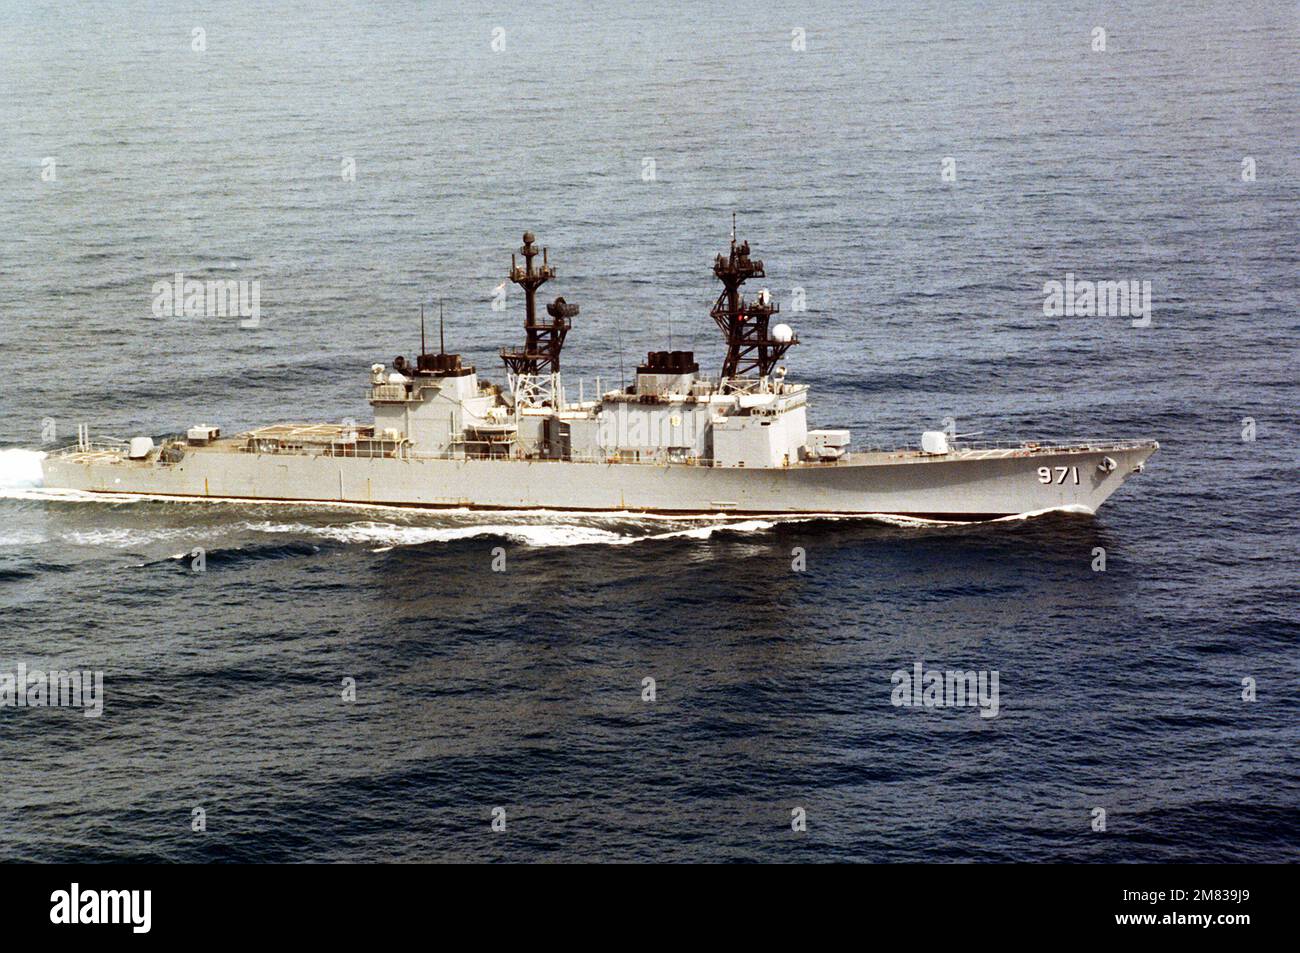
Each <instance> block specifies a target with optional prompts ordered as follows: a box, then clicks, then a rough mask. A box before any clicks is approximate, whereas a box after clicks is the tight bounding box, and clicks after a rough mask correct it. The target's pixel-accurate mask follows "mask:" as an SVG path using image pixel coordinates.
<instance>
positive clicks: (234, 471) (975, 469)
mask: <svg viewBox="0 0 1300 953" xmlns="http://www.w3.org/2000/svg"><path fill="white" fill-rule="evenodd" d="M519 257H522V259H523V263H522V265H520V263H519ZM539 258H540V261H539ZM713 273H714V276H715V277H716V278H717V279H718V280H719V282H720V283H721V284H722V290H721V293H720V294H719V296H718V298H717V302H716V304H715V305H714V307H713V308H712V310H711V311H710V316H711V317H712V318H713V320H714V322H715V323H716V324H717V326H718V328H719V330H720V331H721V332H722V335H723V338H724V343H725V346H726V350H725V355H724V358H723V362H722V367H721V373H720V374H719V375H718V376H716V377H713V376H708V375H705V374H702V373H701V370H700V365H699V363H698V362H697V361H696V359H695V355H694V354H693V353H692V352H691V351H680V350H667V351H652V352H650V353H648V354H647V355H646V359H645V361H644V362H643V363H641V364H640V365H639V366H638V367H637V368H636V374H635V378H634V380H633V382H632V384H631V385H629V386H626V387H624V386H620V387H618V388H615V389H612V390H604V391H603V392H602V391H601V389H600V387H599V386H597V388H596V393H594V394H593V396H592V398H591V399H587V398H586V396H585V394H584V393H583V388H582V385H580V387H579V393H578V395H577V399H576V400H570V399H569V398H570V397H571V396H572V394H571V393H570V391H571V388H570V389H566V386H565V382H564V380H563V377H562V372H561V360H562V353H563V349H564V346H565V343H566V340H567V337H568V335H569V333H570V331H571V330H572V328H573V322H574V319H575V318H577V317H578V315H579V313H580V312H579V308H578V306H577V305H576V304H573V303H570V302H568V301H566V300H565V299H564V298H563V297H556V298H555V299H554V300H553V301H551V302H550V303H549V304H547V305H546V306H545V308H544V309H539V307H538V301H537V292H538V290H539V289H540V288H541V286H542V285H544V284H545V283H547V282H548V281H550V280H551V279H553V278H555V276H556V269H555V267H554V266H552V265H551V264H550V257H549V252H548V250H547V249H546V248H541V249H540V250H539V249H538V246H537V244H536V238H535V236H534V235H533V234H532V233H531V232H525V233H524V236H523V245H522V247H521V248H520V249H519V253H518V256H514V257H512V261H511V267H510V271H509V273H508V277H509V280H510V281H512V282H514V283H515V284H516V285H518V286H519V287H520V288H521V289H522V290H523V294H524V328H523V330H524V343H523V345H522V346H520V347H507V348H502V349H501V351H500V357H501V360H502V362H503V363H504V365H505V372H506V383H507V386H506V387H505V388H502V387H499V386H497V385H496V384H492V383H489V382H483V381H480V380H479V378H478V374H477V371H476V369H475V368H474V367H473V366H472V365H470V364H467V363H465V362H464V361H463V360H462V358H461V356H460V355H459V354H455V353H448V352H447V351H446V349H445V344H443V343H442V339H443V335H442V333H441V330H440V334H439V339H440V346H439V349H438V351H437V352H431V351H428V350H426V349H425V347H424V346H423V337H424V335H423V327H422V333H421V339H422V342H421V343H422V347H421V352H422V353H420V354H419V355H418V356H417V358H416V360H415V362H414V363H413V364H412V363H410V362H408V361H407V360H406V359H405V358H403V357H399V358H396V359H395V360H394V361H393V362H392V367H391V369H390V368H389V367H387V366H385V365H384V364H379V363H376V364H373V365H372V366H371V368H370V375H369V388H368V394H367V396H368V400H369V403H370V405H371V407H372V408H373V417H374V420H373V424H372V425H369V426H358V425H354V424H351V423H345V424H320V423H316V424H278V425H274V426H270V427H262V428H259V429H255V430H252V431H249V432H247V433H243V434H239V435H238V436H235V437H222V436H221V434H220V430H219V429H218V428H217V427H215V426H210V425H199V426H196V427H193V428H191V429H190V430H189V431H188V432H187V433H186V435H185V436H184V437H176V438H172V439H168V440H165V441H164V442H163V443H162V445H161V446H154V445H153V441H152V440H151V439H150V438H136V439H135V440H133V441H131V442H130V445H129V446H127V447H121V448H119V447H109V448H101V447H95V446H92V444H91V441H90V440H89V437H88V435H87V434H85V433H84V432H83V434H82V435H81V436H80V438H79V440H78V445H77V446H75V447H72V448H69V449H68V450H66V451H64V452H62V453H58V454H54V455H51V456H50V457H49V458H48V459H47V461H46V464H45V474H46V482H47V484H48V485H53V486H66V487H70V488H74V489H84V490H90V491H94V492H112V493H149V494H161V495H171V496H181V497H193V496H202V497H230V498H246V499H288V500H321V501H325V500H328V501H331V502H333V501H343V502H358V503H389V504H394V505H418V506H457V507H462V506H463V507H484V508H507V509H516V508H539V509H557V510H568V509H580V510H602V511H607V510H631V511H645V512H662V513H683V514H685V513H728V512H737V513H738V512H745V513H765V514H782V513H831V514H840V513H849V514H865V513H892V514H902V515H910V516H916V517H922V518H938V519H983V518H989V517H995V516H1005V515H1011V514H1016V513H1023V512H1031V511H1037V510H1044V509H1053V508H1061V507H1077V508H1082V509H1085V510H1089V511H1092V510H1095V509H1096V507H1097V506H1098V505H1100V503H1101V501H1102V500H1104V499H1105V498H1106V497H1107V496H1109V495H1110V493H1112V492H1113V491H1114V490H1115V489H1116V488H1117V487H1118V486H1119V484H1120V483H1121V482H1123V480H1124V479H1125V478H1126V477H1127V476H1128V475H1129V474H1131V473H1133V472H1135V471H1137V470H1140V469H1141V468H1142V466H1143V464H1144V463H1145V460H1146V459H1147V457H1149V456H1150V454H1151V453H1152V452H1154V450H1155V449H1156V444H1155V443H1154V442H1153V441H1088V442H1082V443H1072V444H1070V445H1065V446H1055V447H1052V446H1039V445H1037V444H1024V445H1020V446H1017V447H994V448H979V449H976V448H970V447H961V446H954V445H952V444H951V443H950V441H949V438H948V435H946V434H944V433H940V432H927V433H926V434H924V436H923V439H922V444H921V446H920V448H914V449H901V450H897V451H888V452H873V453H852V452H850V450H849V444H850V434H849V432H848V431H847V430H843V429H826V430H809V428H808V419H807V414H808V399H809V387H808V385H807V384H802V383H795V382H792V381H790V380H788V379H787V373H786V368H785V367H784V366H783V365H782V364H781V361H782V360H783V358H784V357H785V356H786V354H787V352H788V351H789V350H790V349H791V348H792V347H794V346H795V345H797V344H798V343H799V342H798V338H797V337H796V336H795V334H794V332H793V330H792V329H791V328H790V327H789V326H787V325H785V324H779V323H778V324H772V320H773V319H774V317H775V316H776V315H777V314H778V313H779V309H778V305H777V303H776V302H775V300H774V299H773V296H772V295H771V294H770V292H768V291H767V290H766V289H763V290H760V291H759V292H758V294H757V295H756V296H755V297H754V298H753V299H747V298H746V297H745V295H744V293H743V285H744V284H745V282H746V281H748V280H750V279H755V278H763V277H765V271H764V267H763V263H762V261H760V260H757V259H755V258H753V257H752V256H751V254H750V249H749V245H748V243H747V242H739V243H738V242H737V241H736V238H735V234H734V231H733V234H732V238H731V243H730V247H729V249H728V251H727V253H726V254H725V255H718V256H717V257H716V259H715V260H714V264H713Z"/></svg>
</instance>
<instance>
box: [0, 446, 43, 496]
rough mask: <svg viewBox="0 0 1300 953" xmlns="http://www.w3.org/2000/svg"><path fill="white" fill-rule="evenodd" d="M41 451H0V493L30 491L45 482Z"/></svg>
mask: <svg viewBox="0 0 1300 953" xmlns="http://www.w3.org/2000/svg"><path fill="white" fill-rule="evenodd" d="M44 459H45V451H43V450H22V449H9V450H0V491H13V490H30V489H33V488H35V487H39V486H40V485H41V484H42V483H44V482H45V474H44V473H42V472H41V461H42V460H44Z"/></svg>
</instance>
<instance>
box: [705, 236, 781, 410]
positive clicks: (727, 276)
mask: <svg viewBox="0 0 1300 953" xmlns="http://www.w3.org/2000/svg"><path fill="white" fill-rule="evenodd" d="M735 221H736V220H735V216H734V215H733V216H732V224H731V248H730V251H729V252H728V254H727V255H726V256H725V257H724V256H722V255H718V256H717V257H716V258H715V259H714V261H713V274H714V276H715V277H716V278H717V279H718V280H719V281H721V282H722V293H721V294H719V295H718V300H717V303H716V304H714V306H713V310H712V311H710V312H709V314H710V316H711V317H712V318H713V320H714V321H715V322H716V323H717V325H718V328H719V329H721V331H722V334H723V337H724V338H725V339H726V342H727V356H726V357H725V358H724V359H723V362H722V382H723V384H724V385H725V384H726V382H727V381H729V380H731V379H733V378H737V377H744V376H746V375H747V374H749V373H750V372H753V371H757V372H758V376H759V377H767V376H768V375H769V374H770V373H771V372H772V368H774V367H775V366H776V363H777V362H778V361H779V360H781V358H782V357H783V356H784V355H785V352H786V351H788V350H790V348H791V347H793V346H794V345H796V344H798V343H799V339H798V338H797V337H795V336H794V334H793V333H792V332H791V331H790V329H789V328H787V327H786V326H785V325H777V326H776V328H774V329H772V331H769V329H768V323H769V322H770V320H771V318H772V315H774V314H776V313H777V312H778V311H780V310H781V309H780V308H779V307H778V306H777V304H776V302H775V301H773V300H772V295H771V293H770V292H769V291H768V290H767V289H766V288H764V289H763V290H762V291H760V292H759V293H758V299H757V300H756V301H747V300H745V298H744V297H743V296H742V295H741V293H740V286H741V285H742V284H744V283H745V282H746V281H748V280H749V279H750V278H764V277H766V275H765V273H764V271H763V263H762V262H761V261H759V260H758V259H756V258H751V257H750V255H749V242H742V243H740V244H739V245H738V244H736V224H735Z"/></svg>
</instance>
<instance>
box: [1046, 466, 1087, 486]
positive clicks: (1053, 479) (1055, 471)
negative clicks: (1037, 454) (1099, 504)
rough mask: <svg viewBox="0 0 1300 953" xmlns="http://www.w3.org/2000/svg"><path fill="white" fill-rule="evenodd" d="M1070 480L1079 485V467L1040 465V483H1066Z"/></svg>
mask: <svg viewBox="0 0 1300 953" xmlns="http://www.w3.org/2000/svg"><path fill="white" fill-rule="evenodd" d="M1067 480H1068V481H1070V482H1072V483H1074V484H1075V486H1078V484H1079V468H1078V467H1039V468H1038V482H1039V483H1065V482H1066V481H1067Z"/></svg>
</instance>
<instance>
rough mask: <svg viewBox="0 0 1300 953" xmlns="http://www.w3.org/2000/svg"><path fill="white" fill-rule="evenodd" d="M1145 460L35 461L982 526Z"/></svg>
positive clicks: (507, 503)
mask: <svg viewBox="0 0 1300 953" xmlns="http://www.w3.org/2000/svg"><path fill="white" fill-rule="evenodd" d="M1156 449H1157V444H1155V443H1154V442H1129V443H1123V444H1090V445H1088V446H1086V447H1084V446H1081V447H1071V448H1052V449H1046V450H1037V449H1035V450H1025V449H1017V450H998V451H955V452H953V453H950V454H946V455H943V456H937V457H929V456H923V455H920V454H916V453H912V452H900V453H895V454H888V453H879V454H861V455H856V454H855V455H851V456H850V457H849V458H847V459H845V460H842V461H839V462H836V463H829V464H819V465H807V464H801V465H797V466H791V467H779V468H770V469H757V468H755V469H745V468H720V467H702V466H691V465H687V464H669V465H663V466H655V465H644V464H629V463H586V462H583V463H579V462H572V461H564V460H511V459H443V458H419V457H417V458H413V459H394V458H354V457H333V456H312V455H306V454H257V453H249V452H243V451H239V450H234V449H220V448H205V449H202V450H197V451H192V452H190V453H187V454H186V455H185V457H184V459H183V460H182V461H181V462H179V463H175V464H167V465H163V464H159V463H157V462H154V461H153V460H148V461H133V460H128V459H126V457H125V456H123V455H120V454H111V453H106V452H103V451H98V452H93V451H92V452H77V451H65V452H62V453H58V454H53V455H51V456H50V457H48V458H47V459H46V460H45V462H44V465H43V466H44V476H45V484H46V486H49V487H59V488H66V489H72V490H82V491H86V492H91V493H113V494H137V495H151V496H152V495H157V496H169V497H178V498H209V499H211V498H222V499H242V500H275V501H300V502H330V503H340V502H342V503H358V504H378V505H389V506H414V507H429V508H469V509H498V510H502V509H504V510H526V509H544V510H575V511H600V512H609V511H632V512H644V513H656V514H667V515H671V514H682V515H686V514H711V513H737V514H764V515H767V514H789V515H798V514H814V513H815V514H837V515H865V514H896V515H901V516H911V517H916V518H924V519H939V520H983V519H993V518H998V517H1003V516H1010V515H1016V514H1021V513H1029V512H1039V511H1044V510H1053V509H1075V510H1080V511H1086V512H1095V511H1096V510H1097V508H1098V507H1099V506H1100V505H1101V504H1102V503H1103V502H1104V501H1105V500H1106V499H1107V497H1109V496H1110V495H1111V494H1112V493H1114V492H1115V490H1117V489H1118V488H1119V487H1120V485H1122V484H1123V482H1124V481H1125V480H1126V479H1127V478H1128V477H1129V476H1130V475H1132V474H1133V473H1134V472H1137V471H1140V470H1141V469H1142V466H1143V465H1144V464H1145V462H1146V460H1147V458H1148V457H1149V456H1150V455H1151V454H1152V453H1153V452H1155V450H1156ZM1044 474H1046V479H1044Z"/></svg>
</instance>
